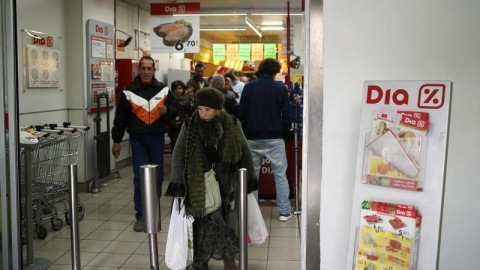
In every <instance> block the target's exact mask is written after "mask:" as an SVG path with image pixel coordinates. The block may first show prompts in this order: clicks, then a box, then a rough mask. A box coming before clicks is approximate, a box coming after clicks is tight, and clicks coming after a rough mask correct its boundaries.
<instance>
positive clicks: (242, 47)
mask: <svg viewBox="0 0 480 270" xmlns="http://www.w3.org/2000/svg"><path fill="white" fill-rule="evenodd" d="M251 49H252V45H251V44H239V48H238V60H239V61H250V59H251V57H250V54H251Z"/></svg>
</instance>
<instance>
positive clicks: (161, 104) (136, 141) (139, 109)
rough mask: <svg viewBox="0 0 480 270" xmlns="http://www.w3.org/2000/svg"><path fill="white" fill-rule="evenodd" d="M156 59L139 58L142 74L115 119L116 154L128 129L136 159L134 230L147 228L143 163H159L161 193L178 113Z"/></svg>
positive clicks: (125, 94) (127, 91)
mask: <svg viewBox="0 0 480 270" xmlns="http://www.w3.org/2000/svg"><path fill="white" fill-rule="evenodd" d="M154 74H155V62H154V60H153V59H152V58H151V57H150V56H144V57H142V58H141V59H140V61H139V75H138V76H136V77H135V79H134V80H133V82H131V83H130V84H129V85H127V86H126V87H125V90H124V91H123V93H122V96H121V98H120V101H119V103H118V105H117V109H116V111H115V119H114V121H113V128H112V139H113V147H112V154H113V156H114V157H115V158H118V156H119V155H120V151H121V145H120V143H121V142H122V138H123V135H124V134H125V130H126V131H127V132H128V134H129V135H130V145H131V148H132V162H133V165H132V167H133V173H134V178H133V185H134V195H133V198H134V203H135V210H136V214H135V218H136V222H135V225H134V227H133V229H134V231H136V232H141V231H143V222H142V198H141V189H140V166H142V165H145V164H156V165H158V178H157V181H158V182H157V186H158V195H159V196H160V194H161V189H162V182H163V175H164V172H163V149H164V143H165V139H164V134H165V132H167V120H168V119H170V118H171V117H172V116H173V115H175V113H176V108H175V99H174V98H172V97H170V95H168V87H165V86H164V84H163V83H161V82H159V81H157V79H155V77H154Z"/></svg>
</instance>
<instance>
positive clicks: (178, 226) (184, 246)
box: [165, 199, 193, 270]
mask: <svg viewBox="0 0 480 270" xmlns="http://www.w3.org/2000/svg"><path fill="white" fill-rule="evenodd" d="M192 223H193V217H191V216H188V217H187V216H186V215H185V205H184V204H183V200H181V202H180V200H179V199H174V200H173V206H172V214H171V216H170V227H169V229H168V235H167V245H166V248H165V265H166V266H167V267H168V268H169V269H172V270H183V269H185V268H186V267H187V266H188V265H189V264H190V263H191V262H192V261H193V233H191V240H190V239H189V233H188V224H190V225H191V224H192ZM189 240H190V246H191V248H189ZM189 259H190V261H189Z"/></svg>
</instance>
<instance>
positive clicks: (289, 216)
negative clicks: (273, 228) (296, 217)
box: [278, 213, 292, 222]
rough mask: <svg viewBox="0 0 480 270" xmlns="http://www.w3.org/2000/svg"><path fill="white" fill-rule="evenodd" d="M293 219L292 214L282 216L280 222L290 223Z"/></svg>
mask: <svg viewBox="0 0 480 270" xmlns="http://www.w3.org/2000/svg"><path fill="white" fill-rule="evenodd" d="M291 218H292V213H287V214H280V217H279V218H278V219H279V220H280V221H283V222H285V221H289V220H290V219H291Z"/></svg>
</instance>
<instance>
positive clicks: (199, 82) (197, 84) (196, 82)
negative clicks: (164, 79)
mask: <svg viewBox="0 0 480 270" xmlns="http://www.w3.org/2000/svg"><path fill="white" fill-rule="evenodd" d="M204 71H205V65H203V64H202V63H197V64H196V65H195V75H193V77H192V78H191V79H190V80H188V82H187V83H186V86H187V87H189V86H192V87H193V91H194V92H197V91H198V90H200V89H202V88H203V87H206V86H207V85H205V80H204V79H203V72H204Z"/></svg>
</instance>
